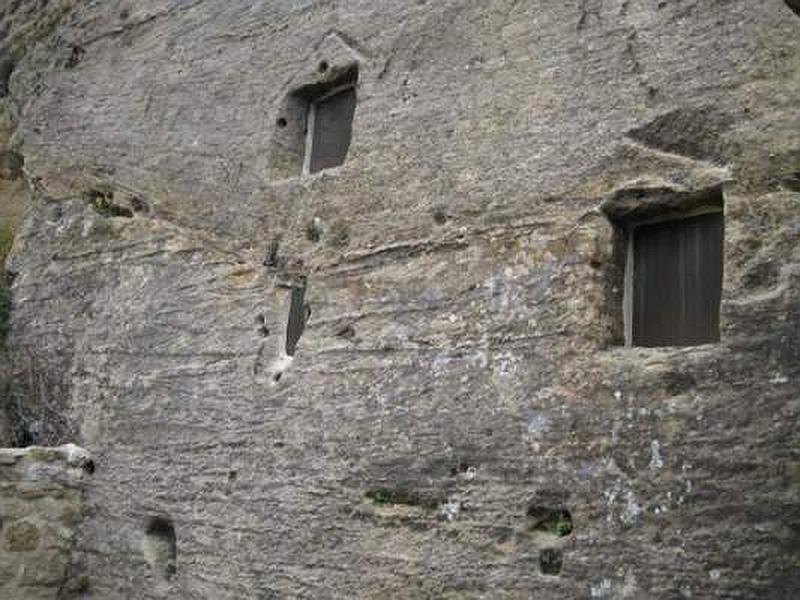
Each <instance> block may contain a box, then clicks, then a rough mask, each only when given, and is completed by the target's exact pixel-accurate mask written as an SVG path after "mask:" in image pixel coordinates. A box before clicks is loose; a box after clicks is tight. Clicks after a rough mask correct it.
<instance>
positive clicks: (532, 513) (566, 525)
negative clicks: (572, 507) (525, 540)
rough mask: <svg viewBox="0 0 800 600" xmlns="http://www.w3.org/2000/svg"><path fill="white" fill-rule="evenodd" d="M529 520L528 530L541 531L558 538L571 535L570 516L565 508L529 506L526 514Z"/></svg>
mask: <svg viewBox="0 0 800 600" xmlns="http://www.w3.org/2000/svg"><path fill="white" fill-rule="evenodd" d="M526 515H527V517H528V519H530V529H531V530H533V531H542V532H545V533H549V534H552V535H555V536H558V537H564V536H566V535H569V534H571V533H572V529H573V525H572V515H571V514H570V512H569V510H567V509H566V508H552V507H549V506H539V505H531V506H529V507H528V510H527V512H526Z"/></svg>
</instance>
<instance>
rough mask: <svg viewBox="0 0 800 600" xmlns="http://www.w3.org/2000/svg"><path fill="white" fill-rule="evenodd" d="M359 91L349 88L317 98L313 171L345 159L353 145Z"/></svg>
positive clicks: (311, 159) (312, 147)
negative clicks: (352, 135) (351, 143)
mask: <svg viewBox="0 0 800 600" xmlns="http://www.w3.org/2000/svg"><path fill="white" fill-rule="evenodd" d="M355 109H356V91H355V89H354V88H352V87H350V88H346V89H344V90H342V91H340V92H336V93H334V94H332V95H331V96H328V97H326V98H323V99H322V100H318V101H316V102H314V105H313V107H312V110H313V122H312V123H311V127H312V132H311V156H310V160H309V163H308V171H309V173H316V172H317V171H320V170H322V169H327V168H328V167H335V166H337V165H340V164H342V163H343V162H344V159H345V157H346V156H347V150H348V149H349V148H350V137H351V134H352V126H353V114H354V113H355Z"/></svg>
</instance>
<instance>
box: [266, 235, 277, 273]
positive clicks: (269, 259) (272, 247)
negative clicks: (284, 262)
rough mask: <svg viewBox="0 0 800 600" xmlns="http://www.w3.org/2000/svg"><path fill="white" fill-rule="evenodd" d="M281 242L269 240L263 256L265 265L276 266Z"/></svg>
mask: <svg viewBox="0 0 800 600" xmlns="http://www.w3.org/2000/svg"><path fill="white" fill-rule="evenodd" d="M280 246H281V243H280V241H279V240H270V242H269V246H268V247H267V256H266V258H264V266H265V267H277V266H278V251H279V250H280Z"/></svg>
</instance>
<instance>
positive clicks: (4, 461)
mask: <svg viewBox="0 0 800 600" xmlns="http://www.w3.org/2000/svg"><path fill="white" fill-rule="evenodd" d="M93 469H94V463H93V462H92V459H91V457H89V455H88V454H87V453H86V451H85V450H83V449H81V448H78V447H77V446H74V445H66V446H61V447H58V448H41V447H36V446H32V447H29V448H25V449H14V450H10V449H1V450H0V575H2V577H0V598H9V599H12V598H13V599H14V600H46V599H50V598H52V599H56V598H59V599H61V598H73V597H76V596H78V595H79V594H81V593H82V592H84V591H86V586H87V584H88V579H87V577H86V575H85V574H83V573H82V572H81V566H80V559H79V557H78V556H77V555H76V554H75V553H74V549H75V543H76V540H77V537H78V534H79V526H80V522H81V519H82V517H83V509H84V502H83V500H84V490H85V486H86V481H87V480H88V479H89V478H90V473H91V472H92V470H93Z"/></svg>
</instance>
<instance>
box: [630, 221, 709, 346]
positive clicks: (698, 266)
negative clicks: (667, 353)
mask: <svg viewBox="0 0 800 600" xmlns="http://www.w3.org/2000/svg"><path fill="white" fill-rule="evenodd" d="M723 228H724V223H723V218H722V214H721V213H711V214H706V215H701V216H698V217H691V218H687V219H679V220H675V221H666V222H663V223H655V224H652V225H643V226H640V227H637V228H636V229H635V230H634V234H633V235H634V239H633V255H634V259H633V260H634V264H633V284H632V294H633V315H632V337H633V340H632V341H633V345H635V346H690V345H695V344H703V343H708V342H715V341H718V340H719V304H720V296H721V290H722V242H723V235H724V231H723Z"/></svg>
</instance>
